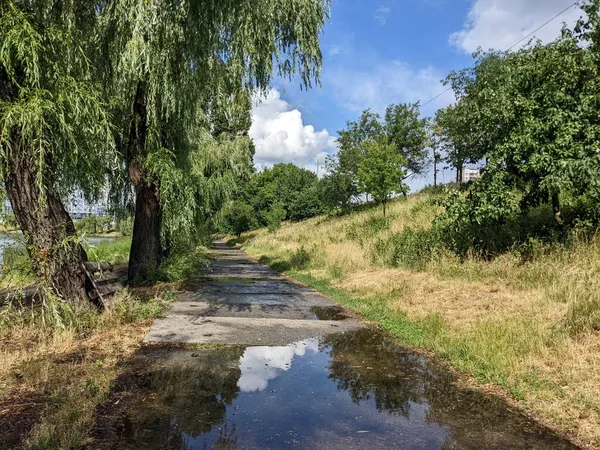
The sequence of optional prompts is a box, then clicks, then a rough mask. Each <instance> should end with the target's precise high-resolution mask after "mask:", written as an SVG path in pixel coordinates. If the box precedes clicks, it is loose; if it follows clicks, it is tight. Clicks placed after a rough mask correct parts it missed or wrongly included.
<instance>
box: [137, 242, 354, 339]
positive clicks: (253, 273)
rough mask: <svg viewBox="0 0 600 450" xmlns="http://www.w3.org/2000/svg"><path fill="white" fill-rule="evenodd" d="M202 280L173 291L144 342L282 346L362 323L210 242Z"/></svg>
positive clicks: (240, 254) (313, 293)
mask: <svg viewBox="0 0 600 450" xmlns="http://www.w3.org/2000/svg"><path fill="white" fill-rule="evenodd" d="M213 258H214V259H213V261H212V264H211V268H210V270H209V271H207V272H206V273H204V274H203V277H202V280H201V281H200V282H199V283H198V284H196V285H194V286H191V287H190V288H189V289H188V290H187V291H185V292H181V293H179V294H178V297H177V300H178V301H177V302H175V303H174V304H173V306H172V308H171V310H170V312H169V314H168V316H167V317H165V318H164V319H159V320H157V321H155V323H154V324H153V326H152V329H151V330H150V333H148V335H147V336H146V337H145V339H144V342H147V343H157V342H158V343H186V344H209V343H219V344H236V345H287V344H289V343H291V342H295V341H300V340H303V339H309V338H314V337H320V336H325V335H327V334H329V333H335V332H341V331H348V330H353V329H356V328H359V327H362V326H363V323H362V322H361V321H360V320H358V318H357V317H355V316H352V315H351V314H349V313H346V312H345V311H344V310H343V309H341V308H340V307H339V306H337V305H335V304H334V303H333V302H332V301H331V300H330V299H328V298H326V297H324V296H322V295H321V294H319V293H318V292H316V291H315V290H313V289H311V288H308V287H306V286H302V285H300V284H298V283H295V282H293V281H291V280H289V279H287V278H286V277H284V276H282V275H281V274H279V273H277V272H275V271H274V270H272V269H271V268H269V267H267V266H264V265H262V264H259V263H258V262H256V261H254V260H252V259H250V258H249V257H248V256H247V255H246V254H245V253H244V252H242V251H241V250H238V249H234V248H231V247H229V246H227V245H226V244H224V243H222V242H216V243H215V246H214V250H213Z"/></svg>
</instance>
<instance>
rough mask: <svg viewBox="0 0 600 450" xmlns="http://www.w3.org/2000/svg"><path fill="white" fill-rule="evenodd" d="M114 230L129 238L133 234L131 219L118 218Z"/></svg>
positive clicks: (129, 217)
mask: <svg viewBox="0 0 600 450" xmlns="http://www.w3.org/2000/svg"><path fill="white" fill-rule="evenodd" d="M116 230H117V231H118V232H119V233H121V234H122V235H123V236H131V235H132V234H133V217H132V216H126V217H119V218H117V221H116Z"/></svg>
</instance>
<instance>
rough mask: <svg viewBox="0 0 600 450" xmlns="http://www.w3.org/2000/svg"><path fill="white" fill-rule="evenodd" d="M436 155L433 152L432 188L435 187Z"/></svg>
mask: <svg viewBox="0 0 600 450" xmlns="http://www.w3.org/2000/svg"><path fill="white" fill-rule="evenodd" d="M437 173H438V171H437V155H436V153H435V151H434V152H433V187H436V186H437Z"/></svg>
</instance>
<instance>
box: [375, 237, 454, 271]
mask: <svg viewBox="0 0 600 450" xmlns="http://www.w3.org/2000/svg"><path fill="white" fill-rule="evenodd" d="M441 238H442V237H441V235H440V233H439V232H438V231H437V230H435V229H428V230H412V229H411V228H407V229H405V230H404V231H402V232H401V233H395V234H393V235H392V236H391V237H390V238H387V239H379V240H378V241H377V242H376V243H375V246H374V248H373V254H372V257H373V259H374V260H375V261H380V262H381V263H382V264H383V265H385V266H389V267H407V268H409V269H418V270H422V269H424V268H425V266H426V265H427V263H429V262H430V261H431V259H432V258H433V257H434V255H435V254H436V253H437V252H439V251H440V250H441V249H442V248H443V243H442V240H441Z"/></svg>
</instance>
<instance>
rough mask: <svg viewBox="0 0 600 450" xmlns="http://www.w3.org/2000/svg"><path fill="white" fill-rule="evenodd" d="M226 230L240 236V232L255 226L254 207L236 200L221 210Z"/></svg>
mask: <svg viewBox="0 0 600 450" xmlns="http://www.w3.org/2000/svg"><path fill="white" fill-rule="evenodd" d="M223 221H224V222H225V224H224V225H225V228H226V231H228V232H229V233H233V234H235V235H236V236H237V237H240V236H241V235H242V233H244V232H246V231H249V230H251V229H252V228H255V227H256V226H257V222H256V218H255V215H254V209H253V208H252V206H250V205H249V204H247V203H245V202H242V201H239V200H236V201H234V202H231V203H230V204H229V205H228V206H226V207H225V209H224V210H223Z"/></svg>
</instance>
